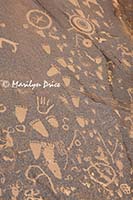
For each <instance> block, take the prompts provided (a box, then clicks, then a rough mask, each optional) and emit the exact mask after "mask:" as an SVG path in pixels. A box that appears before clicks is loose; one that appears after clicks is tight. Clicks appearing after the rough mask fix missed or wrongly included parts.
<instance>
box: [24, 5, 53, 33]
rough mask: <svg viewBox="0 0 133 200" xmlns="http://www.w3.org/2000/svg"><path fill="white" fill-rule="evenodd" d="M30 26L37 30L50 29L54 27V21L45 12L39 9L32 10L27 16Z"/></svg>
mask: <svg viewBox="0 0 133 200" xmlns="http://www.w3.org/2000/svg"><path fill="white" fill-rule="evenodd" d="M26 17H27V20H28V22H29V24H31V25H32V26H34V27H35V28H37V29H48V28H50V27H51V25H52V20H51V18H50V17H49V15H47V14H46V13H45V12H43V11H41V10H37V9H33V10H30V11H29V12H28V13H27V15H26Z"/></svg>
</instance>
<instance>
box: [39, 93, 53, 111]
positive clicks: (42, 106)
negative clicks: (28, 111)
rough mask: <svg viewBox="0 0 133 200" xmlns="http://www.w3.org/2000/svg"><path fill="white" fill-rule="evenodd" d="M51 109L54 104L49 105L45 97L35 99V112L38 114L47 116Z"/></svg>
mask: <svg viewBox="0 0 133 200" xmlns="http://www.w3.org/2000/svg"><path fill="white" fill-rule="evenodd" d="M53 107H54V104H51V103H50V100H49V99H46V97H37V111H38V112H39V113H40V114H43V115H47V114H48V113H49V112H50V111H51V110H52V108H53Z"/></svg>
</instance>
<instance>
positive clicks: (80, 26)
mask: <svg viewBox="0 0 133 200" xmlns="http://www.w3.org/2000/svg"><path fill="white" fill-rule="evenodd" d="M70 23H71V25H72V26H73V27H74V28H75V29H76V30H77V31H80V32H83V33H86V34H92V33H94V25H93V24H92V23H91V22H90V21H89V20H88V19H86V18H83V17H81V16H72V17H71V19H70Z"/></svg>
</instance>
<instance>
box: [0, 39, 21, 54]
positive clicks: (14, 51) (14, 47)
mask: <svg viewBox="0 0 133 200" xmlns="http://www.w3.org/2000/svg"><path fill="white" fill-rule="evenodd" d="M3 42H5V43H7V44H10V45H12V47H13V49H12V53H16V51H17V45H18V43H16V42H13V41H11V40H8V39H6V38H0V48H3V45H2V44H3Z"/></svg>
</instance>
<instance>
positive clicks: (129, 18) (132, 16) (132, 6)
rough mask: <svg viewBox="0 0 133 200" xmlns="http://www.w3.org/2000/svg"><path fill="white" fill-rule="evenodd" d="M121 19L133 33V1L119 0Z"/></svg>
mask: <svg viewBox="0 0 133 200" xmlns="http://www.w3.org/2000/svg"><path fill="white" fill-rule="evenodd" d="M118 3H119V8H120V12H121V17H122V19H123V20H124V22H125V23H126V25H127V26H128V28H129V29H130V31H131V32H133V0H118Z"/></svg>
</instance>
